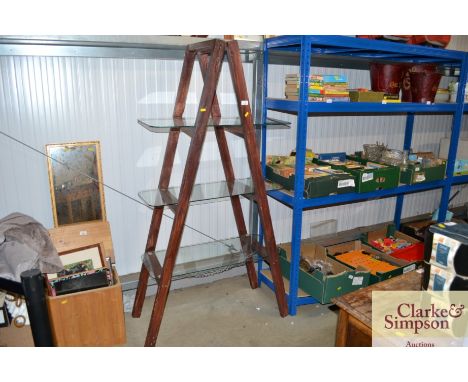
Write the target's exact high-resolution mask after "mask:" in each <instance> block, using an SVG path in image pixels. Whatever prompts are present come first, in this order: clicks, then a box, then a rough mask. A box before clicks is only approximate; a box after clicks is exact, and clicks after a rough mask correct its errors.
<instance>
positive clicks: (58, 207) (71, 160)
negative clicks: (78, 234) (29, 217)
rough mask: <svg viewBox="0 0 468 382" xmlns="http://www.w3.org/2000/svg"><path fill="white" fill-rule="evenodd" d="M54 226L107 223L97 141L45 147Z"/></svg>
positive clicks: (99, 149) (99, 151) (99, 150)
mask: <svg viewBox="0 0 468 382" xmlns="http://www.w3.org/2000/svg"><path fill="white" fill-rule="evenodd" d="M46 151H47V156H48V159H47V162H48V172H49V186H50V195H51V200H52V214H53V218H54V226H55V227H59V226H62V225H68V224H75V223H83V222H87V221H96V220H106V208H105V200H104V188H103V183H102V168H101V148H100V144H99V142H98V141H90V142H75V143H60V144H48V145H46Z"/></svg>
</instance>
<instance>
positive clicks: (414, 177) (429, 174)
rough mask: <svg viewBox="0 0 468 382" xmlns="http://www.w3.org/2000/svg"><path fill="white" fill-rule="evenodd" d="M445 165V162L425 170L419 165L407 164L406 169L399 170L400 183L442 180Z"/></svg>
mask: <svg viewBox="0 0 468 382" xmlns="http://www.w3.org/2000/svg"><path fill="white" fill-rule="evenodd" d="M446 165H447V162H446V161H444V163H443V164H441V165H439V166H433V167H425V168H423V167H422V166H421V165H420V164H409V165H408V166H407V168H405V169H401V172H400V183H404V184H416V183H424V182H433V181H435V180H441V179H444V177H445V168H446Z"/></svg>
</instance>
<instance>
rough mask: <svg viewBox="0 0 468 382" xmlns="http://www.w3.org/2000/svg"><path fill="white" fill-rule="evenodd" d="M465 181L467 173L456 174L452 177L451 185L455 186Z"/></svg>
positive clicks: (467, 180) (466, 181)
mask: <svg viewBox="0 0 468 382" xmlns="http://www.w3.org/2000/svg"><path fill="white" fill-rule="evenodd" d="M465 183H468V175H458V176H454V177H453V180H452V185H454V186H456V185H459V184H465Z"/></svg>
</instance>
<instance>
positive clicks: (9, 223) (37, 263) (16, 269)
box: [0, 212, 63, 281]
mask: <svg viewBox="0 0 468 382" xmlns="http://www.w3.org/2000/svg"><path fill="white" fill-rule="evenodd" d="M34 268H39V269H40V270H41V272H42V273H56V272H59V271H61V270H62V269H63V266H62V262H61V261H60V257H59V255H58V253H57V250H56V249H55V247H54V245H53V243H52V240H51V239H50V237H49V233H48V231H47V230H46V229H45V227H44V226H43V225H42V224H41V223H39V222H38V221H36V220H35V219H33V218H32V217H30V216H27V215H24V214H21V213H18V212H15V213H13V214H10V215H8V216H6V217H5V218H3V219H0V277H3V278H7V279H10V280H16V281H21V279H20V275H21V272H23V271H25V270H28V269H34Z"/></svg>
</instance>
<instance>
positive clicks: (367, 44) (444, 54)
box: [265, 36, 464, 63]
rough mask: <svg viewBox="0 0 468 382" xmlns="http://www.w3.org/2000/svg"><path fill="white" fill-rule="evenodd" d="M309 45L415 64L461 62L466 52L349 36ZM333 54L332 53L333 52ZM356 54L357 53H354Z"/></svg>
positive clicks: (289, 40) (279, 43) (295, 40)
mask: <svg viewBox="0 0 468 382" xmlns="http://www.w3.org/2000/svg"><path fill="white" fill-rule="evenodd" d="M307 37H308V41H309V43H310V44H311V45H312V46H313V47H314V48H316V49H330V51H331V49H332V48H333V47H336V48H341V49H343V48H347V49H358V50H361V51H362V52H363V54H364V55H365V57H364V58H366V59H368V58H370V56H371V55H373V56H374V57H375V56H376V55H379V54H380V55H382V54H384V55H385V54H389V53H395V54H397V55H398V56H400V57H402V58H403V57H406V61H412V62H415V61H416V60H417V59H419V58H420V59H425V60H426V62H430V61H431V60H437V61H439V60H438V59H442V60H444V61H445V62H455V63H458V62H461V61H462V59H463V56H464V52H460V51H455V50H447V49H438V48H430V47H425V46H419V45H411V44H399V43H394V42H389V41H379V40H368V39H365V38H354V37H347V36H307ZM300 44H301V36H279V37H272V38H269V39H266V40H265V48H266V49H274V48H279V47H295V46H296V47H297V46H299V45H300ZM331 52H332V51H331ZM352 53H353V54H356V53H357V52H356V51H353V52H352ZM329 54H331V53H329ZM337 54H340V55H346V52H341V51H339V52H337Z"/></svg>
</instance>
